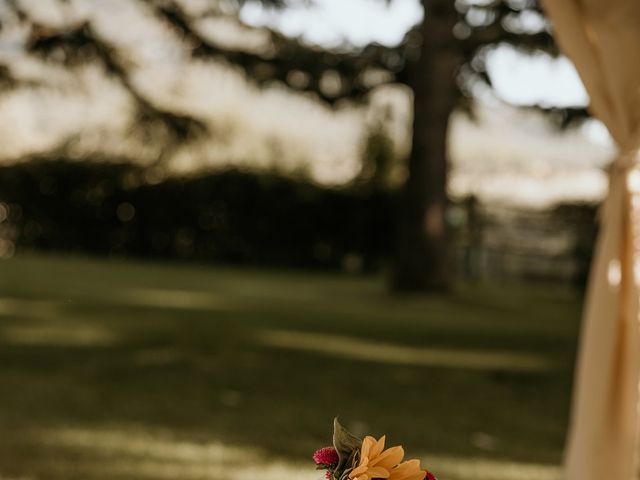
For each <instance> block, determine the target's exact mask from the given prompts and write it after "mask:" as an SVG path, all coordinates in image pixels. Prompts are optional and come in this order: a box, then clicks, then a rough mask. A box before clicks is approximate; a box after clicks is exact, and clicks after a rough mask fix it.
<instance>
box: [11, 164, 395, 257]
mask: <svg viewBox="0 0 640 480" xmlns="http://www.w3.org/2000/svg"><path fill="white" fill-rule="evenodd" d="M150 173H152V172H151V171H148V170H143V169H141V168H140V167H137V166H133V165H130V164H124V163H95V162H69V161H64V160H59V161H36V162H28V163H22V164H17V165H12V166H3V167H0V203H1V205H0V220H3V222H2V223H0V227H2V228H1V229H0V235H2V236H3V237H4V242H5V245H6V242H7V241H10V242H12V243H13V244H14V245H15V246H16V248H17V249H18V250H19V249H21V248H34V249H39V250H63V251H80V252H86V253H95V254H106V255H110V254H111V255H118V256H127V255H132V256H138V257H162V258H181V259H193V260H198V261H211V262H224V263H235V264H244V263H251V264H258V265H260V264H262V265H279V266H291V267H326V268H338V267H343V266H345V265H347V266H349V267H351V268H365V269H374V268H376V267H377V266H378V265H379V264H380V263H381V262H383V261H384V260H385V259H386V258H387V257H388V256H389V255H390V252H391V250H392V246H393V245H392V244H393V232H394V221H395V216H394V212H395V210H396V202H397V198H396V195H395V194H393V193H388V192H375V193H364V192H363V191H361V190H360V191H356V190H353V189H351V190H349V189H332V188H325V187H320V186H317V185H314V184H311V183H308V182H305V181H301V180H295V179H291V178H286V177H280V176H276V175H271V174H268V175H265V174H259V175H258V174H253V173H247V172H241V171H233V170H229V171H223V172H216V173H208V174H204V175H200V176H198V177H183V178H175V177H172V178H167V179H164V180H160V179H158V178H154V175H150Z"/></svg>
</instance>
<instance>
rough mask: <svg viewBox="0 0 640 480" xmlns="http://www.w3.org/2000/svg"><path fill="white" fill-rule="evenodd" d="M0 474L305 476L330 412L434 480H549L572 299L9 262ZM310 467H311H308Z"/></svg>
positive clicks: (1, 332)
mask: <svg viewBox="0 0 640 480" xmlns="http://www.w3.org/2000/svg"><path fill="white" fill-rule="evenodd" d="M0 269H1V271H2V274H1V275H0V479H2V480H8V479H13V480H17V479H21V480H26V479H42V480H59V479H60V480H62V479H65V480H75V479H77V480H94V479H105V480H106V479H109V480H116V479H129V480H134V479H135V480H145V479H156V478H157V479H175V480H178V479H180V480H191V479H216V480H217V479H220V480H227V479H229V480H236V479H237V480H240V479H247V480H249V479H254V478H255V479H260V480H264V479H269V480H271V479H273V480H284V479H289V478H291V479H293V478H296V479H316V478H318V473H317V472H314V471H313V466H312V464H311V463H310V460H309V455H310V453H311V452H312V451H313V450H314V449H315V448H316V447H319V446H323V445H324V444H327V443H328V442H329V440H330V434H331V420H332V418H333V416H334V415H336V414H340V416H341V418H342V420H343V423H345V425H347V426H348V427H350V428H351V429H352V430H354V431H355V433H358V434H363V433H371V434H382V433H386V434H387V438H388V441H389V442H391V443H396V442H397V443H403V444H404V446H405V448H406V450H407V452H408V454H410V455H414V456H420V457H421V458H423V459H425V461H426V462H427V463H426V464H427V465H428V466H429V467H430V468H432V469H434V470H436V472H437V473H440V474H441V477H442V478H443V479H445V480H446V479H447V478H448V479H452V480H455V479H460V480H462V479H467V478H468V479H469V480H472V479H473V480H483V479H484V480H511V479H513V480H525V479H531V480H533V479H536V480H539V479H542V480H545V479H551V478H556V477H557V469H556V468H555V467H554V465H557V464H558V463H559V461H560V456H561V450H562V446H563V442H564V433H565V428H566V421H567V411H568V405H569V399H570V388H571V370H572V367H573V356H574V350H575V343H576V332H577V328H578V320H579V312H580V299H579V296H578V295H577V294H576V293H575V292H572V291H571V290H569V289H566V288H564V287H543V286H536V287H523V286H509V285H503V286H475V287H471V286H464V287H459V288H457V289H456V290H455V292H453V293H452V294H451V295H450V296H447V297H444V296H433V297H427V298H416V297H410V298H394V297H391V296H389V295H388V294H387V293H386V292H385V289H384V282H383V279H381V278H360V277H349V276H339V275H334V274H310V273H297V272H270V271H258V270H249V269H230V268H221V267H197V266H193V265H191V266H188V265H176V264H158V263H142V262H127V263H120V262H108V261H104V260H87V259H81V258H57V259H56V258H50V257H22V258H20V257H18V258H14V259H11V260H6V261H3V262H2V263H0ZM305 462H307V463H305Z"/></svg>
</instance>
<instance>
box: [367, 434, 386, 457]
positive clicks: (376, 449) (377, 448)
mask: <svg viewBox="0 0 640 480" xmlns="http://www.w3.org/2000/svg"><path fill="white" fill-rule="evenodd" d="M385 439H386V436H385V435H383V436H381V437H380V440H378V441H377V442H376V443H375V445H373V446H372V448H371V452H370V453H369V458H371V459H374V458H375V457H377V456H378V455H380V454H381V453H382V451H383V450H384V441H385Z"/></svg>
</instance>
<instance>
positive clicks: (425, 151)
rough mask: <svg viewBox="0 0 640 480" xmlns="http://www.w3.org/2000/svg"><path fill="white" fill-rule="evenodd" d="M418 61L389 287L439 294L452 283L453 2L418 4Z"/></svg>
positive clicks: (412, 81) (455, 60) (424, 0)
mask: <svg viewBox="0 0 640 480" xmlns="http://www.w3.org/2000/svg"><path fill="white" fill-rule="evenodd" d="M422 3H423V6H424V9H425V19H424V22H423V24H422V27H421V29H420V30H421V34H422V48H421V54H420V58H419V59H418V60H417V61H416V62H415V63H414V64H413V65H412V66H411V67H409V68H410V71H409V82H410V85H411V87H412V89H413V92H414V120H413V141H412V151H411V155H410V157H409V166H408V177H407V181H406V183H405V186H404V192H403V198H402V202H401V211H400V223H399V232H398V246H397V252H396V258H395V263H394V268H393V272H392V288H393V289H394V290H396V291H401V292H411V291H413V292H428V291H441V290H446V289H447V288H448V287H449V284H450V281H451V275H450V262H449V255H448V253H449V252H448V250H449V249H448V243H447V228H446V221H445V213H446V208H447V130H448V124H449V117H450V115H451V112H452V110H453V108H454V105H455V99H456V93H455V92H456V81H455V74H456V69H457V65H458V54H457V48H456V47H457V41H456V39H455V37H454V35H453V28H454V26H455V24H456V21H457V20H458V13H457V12H456V9H455V6H454V4H455V2H454V1H453V0H422Z"/></svg>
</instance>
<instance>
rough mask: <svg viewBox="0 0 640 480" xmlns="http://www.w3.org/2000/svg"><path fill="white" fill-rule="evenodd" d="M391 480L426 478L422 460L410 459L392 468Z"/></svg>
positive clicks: (421, 479)
mask: <svg viewBox="0 0 640 480" xmlns="http://www.w3.org/2000/svg"><path fill="white" fill-rule="evenodd" d="M390 473H391V475H390V476H389V480H424V477H426V475H427V474H426V472H425V471H424V470H420V460H408V461H406V462H403V463H401V464H400V465H398V466H397V467H396V468H394V469H393V470H391V472H390Z"/></svg>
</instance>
